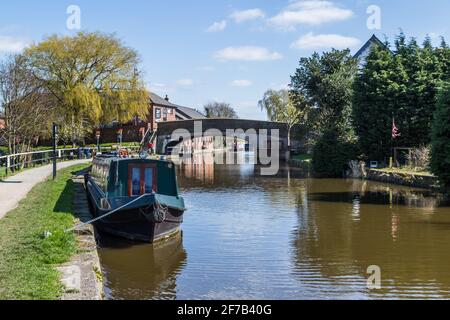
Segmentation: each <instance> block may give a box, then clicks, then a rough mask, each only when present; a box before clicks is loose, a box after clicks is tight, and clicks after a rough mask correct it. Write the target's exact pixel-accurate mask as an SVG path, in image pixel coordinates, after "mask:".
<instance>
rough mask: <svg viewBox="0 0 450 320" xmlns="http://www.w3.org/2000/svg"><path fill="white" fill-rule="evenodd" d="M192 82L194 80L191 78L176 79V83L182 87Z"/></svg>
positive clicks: (190, 84) (188, 85)
mask: <svg viewBox="0 0 450 320" xmlns="http://www.w3.org/2000/svg"><path fill="white" fill-rule="evenodd" d="M193 84H194V81H193V80H192V79H180V80H178V81H177V85H179V86H182V87H190V86H192V85H193Z"/></svg>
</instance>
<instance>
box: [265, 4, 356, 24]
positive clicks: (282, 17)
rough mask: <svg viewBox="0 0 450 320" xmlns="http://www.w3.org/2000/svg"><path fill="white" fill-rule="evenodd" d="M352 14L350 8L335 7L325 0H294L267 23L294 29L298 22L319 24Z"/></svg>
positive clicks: (341, 19) (341, 18)
mask: <svg viewBox="0 0 450 320" xmlns="http://www.w3.org/2000/svg"><path fill="white" fill-rule="evenodd" d="M353 15H354V13H353V11H352V10H349V9H343V8H339V7H337V6H336V5H335V4H334V3H333V2H331V1H326V0H302V1H298V2H294V3H292V4H291V5H289V6H288V7H287V8H285V9H284V10H283V11H281V12H280V13H279V14H277V15H276V16H274V17H272V18H270V19H269V24H271V25H274V26H277V27H280V28H282V29H285V30H295V27H296V26H297V25H299V24H305V25H313V26H314V25H321V24H324V23H328V22H337V21H344V20H347V19H349V18H351V17H352V16H353Z"/></svg>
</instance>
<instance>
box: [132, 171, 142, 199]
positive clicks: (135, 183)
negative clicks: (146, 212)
mask: <svg viewBox="0 0 450 320" xmlns="http://www.w3.org/2000/svg"><path fill="white" fill-rule="evenodd" d="M139 195H141V169H140V168H132V170H131V196H139Z"/></svg>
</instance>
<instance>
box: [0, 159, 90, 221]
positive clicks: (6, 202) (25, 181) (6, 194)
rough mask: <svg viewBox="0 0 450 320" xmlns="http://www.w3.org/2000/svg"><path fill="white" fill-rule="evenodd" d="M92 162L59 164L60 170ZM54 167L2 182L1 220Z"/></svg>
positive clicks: (18, 175)
mask: <svg viewBox="0 0 450 320" xmlns="http://www.w3.org/2000/svg"><path fill="white" fill-rule="evenodd" d="M90 161H92V160H75V161H68V162H61V163H58V166H57V168H58V170H60V169H64V168H68V167H70V166H74V165H78V164H83V163H89V162H90ZM52 168H53V166H52V165H47V166H43V167H39V168H35V169H30V170H26V171H23V172H21V173H19V174H17V175H15V176H12V177H9V178H7V179H5V180H3V181H0V219H1V218H3V217H4V216H5V215H6V214H7V213H8V212H9V211H11V210H13V209H15V208H16V207H17V205H18V204H19V202H20V201H21V200H22V199H23V198H25V197H26V196H27V194H28V192H30V190H31V189H32V188H33V187H34V186H35V185H37V184H38V183H40V182H43V181H45V180H46V179H47V178H48V177H50V176H51V174H52V170H53V169H52Z"/></svg>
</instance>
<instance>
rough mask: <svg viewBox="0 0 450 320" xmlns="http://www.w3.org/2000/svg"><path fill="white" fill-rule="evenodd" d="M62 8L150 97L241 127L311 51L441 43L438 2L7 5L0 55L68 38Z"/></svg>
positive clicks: (444, 14)
mask: <svg viewBox="0 0 450 320" xmlns="http://www.w3.org/2000/svg"><path fill="white" fill-rule="evenodd" d="M70 5H77V6H79V8H80V9H81V30H83V31H102V32H107V33H116V34H117V36H119V37H120V38H121V39H123V41H124V42H125V44H126V45H128V46H130V47H133V48H135V49H136V50H138V52H139V53H140V55H141V58H142V69H143V70H144V72H145V79H146V81H147V82H148V86H149V88H150V89H151V90H153V91H154V92H155V93H157V94H160V95H165V94H168V95H169V97H170V98H171V101H173V102H175V103H178V104H182V105H186V106H191V107H195V108H197V109H202V108H203V105H204V104H205V103H207V102H210V101H225V102H229V103H231V104H232V106H233V107H234V108H235V109H236V110H237V111H238V113H239V115H240V116H241V117H242V118H246V119H265V118H266V116H265V114H264V112H261V111H260V110H259V108H258V106H257V102H258V100H259V99H260V98H261V97H262V95H263V94H264V92H265V91H266V90H267V89H269V88H274V89H280V88H283V87H285V86H286V85H287V84H288V83H289V81H290V75H291V74H293V73H294V72H295V68H296V67H297V65H298V60H299V59H300V57H303V56H309V55H310V54H311V53H312V52H314V51H324V50H328V49H330V48H331V46H335V47H348V46H350V47H351V49H352V52H356V51H357V50H358V49H359V48H360V47H361V46H362V45H363V44H364V42H365V41H366V40H367V39H368V38H369V37H370V36H371V35H372V34H373V33H375V34H376V35H377V36H379V37H380V38H381V39H383V37H384V35H387V36H388V37H389V38H390V39H393V36H394V35H395V34H397V33H398V31H399V29H400V28H402V29H403V31H404V32H405V33H406V34H407V35H408V36H415V37H417V38H418V39H419V40H420V41H422V40H423V38H424V37H425V35H426V34H429V35H430V36H432V38H434V39H435V41H436V43H438V42H439V39H438V36H440V35H443V36H444V37H446V38H447V39H448V40H449V42H450V23H449V13H450V1H448V0H433V1H429V0H395V1H392V0H380V1H377V0H370V1H366V0H340V1H332V0H330V1H324V0H303V1H289V0H277V1H274V0H270V1H268V0H265V1H263V0H259V1H257V0H241V1H229V0H228V1H227V0H208V1H206V0H190V1H183V0H164V1H163V0H159V1H157V0H150V1H149V0H128V1H118V0H114V1H113V0H110V1H106V0H95V1H85V0H72V1H61V0H58V1H52V0H46V1H45V0H43V1H34V0H15V1H7V2H6V1H3V2H2V5H1V8H0V10H1V11H0V55H2V54H5V53H9V52H17V51H20V50H21V49H22V48H23V46H25V45H26V44H28V43H31V42H33V41H34V42H36V41H40V40H42V39H43V38H44V37H45V36H48V35H51V34H54V33H57V34H73V33H75V32H76V31H74V30H69V29H68V28H67V25H66V21H67V19H68V18H69V15H68V14H67V12H66V11H67V8H68V7H69V6H70ZM371 5H376V6H378V7H379V8H380V9H381V29H379V30H377V29H375V30H370V29H369V28H368V27H367V20H368V18H369V14H367V9H368V7H369V6H371Z"/></svg>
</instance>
